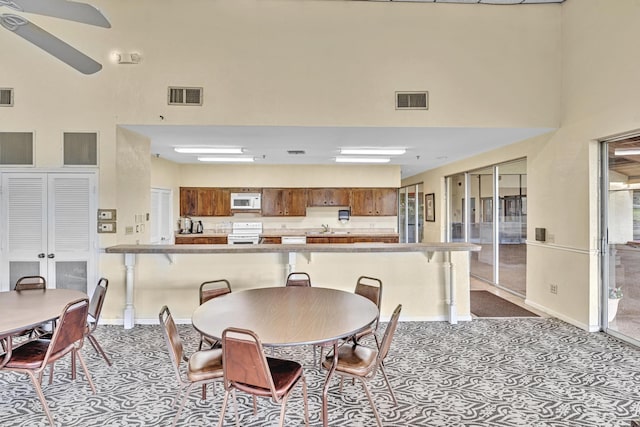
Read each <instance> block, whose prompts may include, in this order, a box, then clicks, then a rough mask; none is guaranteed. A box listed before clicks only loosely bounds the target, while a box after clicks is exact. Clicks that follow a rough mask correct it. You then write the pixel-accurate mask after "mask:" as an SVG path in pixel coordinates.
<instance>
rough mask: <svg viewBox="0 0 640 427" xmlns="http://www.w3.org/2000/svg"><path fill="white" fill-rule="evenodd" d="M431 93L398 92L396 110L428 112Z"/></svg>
mask: <svg viewBox="0 0 640 427" xmlns="http://www.w3.org/2000/svg"><path fill="white" fill-rule="evenodd" d="M428 109H429V92H396V110H428Z"/></svg>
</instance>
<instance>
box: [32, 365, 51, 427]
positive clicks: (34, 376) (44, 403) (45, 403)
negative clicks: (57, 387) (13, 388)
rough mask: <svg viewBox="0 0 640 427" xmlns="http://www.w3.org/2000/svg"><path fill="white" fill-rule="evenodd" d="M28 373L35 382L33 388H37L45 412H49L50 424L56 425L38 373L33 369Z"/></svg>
mask: <svg viewBox="0 0 640 427" xmlns="http://www.w3.org/2000/svg"><path fill="white" fill-rule="evenodd" d="M27 374H28V375H29V379H31V382H32V383H33V388H35V389H36V393H37V394H38V398H39V399H40V403H41V404H42V407H43V408H44V412H45V413H46V414H47V418H48V419H49V424H51V426H52V427H53V426H55V424H54V423H53V417H52V416H51V412H50V411H49V405H47V401H46V400H45V398H44V393H43V392H42V387H41V386H40V380H39V379H38V378H36V375H35V374H34V373H33V372H31V371H27Z"/></svg>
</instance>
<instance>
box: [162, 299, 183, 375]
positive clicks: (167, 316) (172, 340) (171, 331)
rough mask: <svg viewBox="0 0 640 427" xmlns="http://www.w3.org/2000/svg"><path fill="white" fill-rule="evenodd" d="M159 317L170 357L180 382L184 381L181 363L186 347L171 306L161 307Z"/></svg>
mask: <svg viewBox="0 0 640 427" xmlns="http://www.w3.org/2000/svg"><path fill="white" fill-rule="evenodd" d="M158 319H159V320H160V325H161V326H162V332H163V334H164V338H165V341H166V343H167V347H168V349H169V357H171V362H172V363H173V369H174V371H175V373H176V375H177V377H178V382H179V383H182V377H181V376H180V363H181V362H182V359H183V357H184V348H183V346H182V339H181V338H180V334H179V333H178V328H177V326H176V322H174V320H173V316H172V315H171V311H169V307H167V306H166V305H165V306H164V307H162V308H161V309H160V313H159V314H158Z"/></svg>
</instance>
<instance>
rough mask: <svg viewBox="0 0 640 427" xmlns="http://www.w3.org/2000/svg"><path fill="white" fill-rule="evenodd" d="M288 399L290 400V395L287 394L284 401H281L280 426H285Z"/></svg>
mask: <svg viewBox="0 0 640 427" xmlns="http://www.w3.org/2000/svg"><path fill="white" fill-rule="evenodd" d="M287 400H289V395H288V394H285V395H284V397H283V398H282V402H280V424H279V426H280V427H284V415H285V412H286V411H287Z"/></svg>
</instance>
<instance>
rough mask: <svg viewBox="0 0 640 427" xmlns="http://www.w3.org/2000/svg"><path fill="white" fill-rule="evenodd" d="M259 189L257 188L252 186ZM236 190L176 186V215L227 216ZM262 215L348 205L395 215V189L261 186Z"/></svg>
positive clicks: (357, 211) (359, 212)
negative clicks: (178, 199) (177, 211)
mask: <svg viewBox="0 0 640 427" xmlns="http://www.w3.org/2000/svg"><path fill="white" fill-rule="evenodd" d="M252 190H253V192H259V191H260V189H252ZM233 191H237V189H231V188H217V187H180V215H182V216H185V215H189V216H231V215H232V214H233V213H232V211H231V193H232V192H233ZM261 206H262V209H261V211H260V212H258V211H257V210H256V211H255V212H256V213H261V214H262V216H306V214H307V207H318V206H350V207H351V215H352V216H396V215H397V214H398V191H397V189H395V188H309V189H306V188H263V189H262V203H261Z"/></svg>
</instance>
